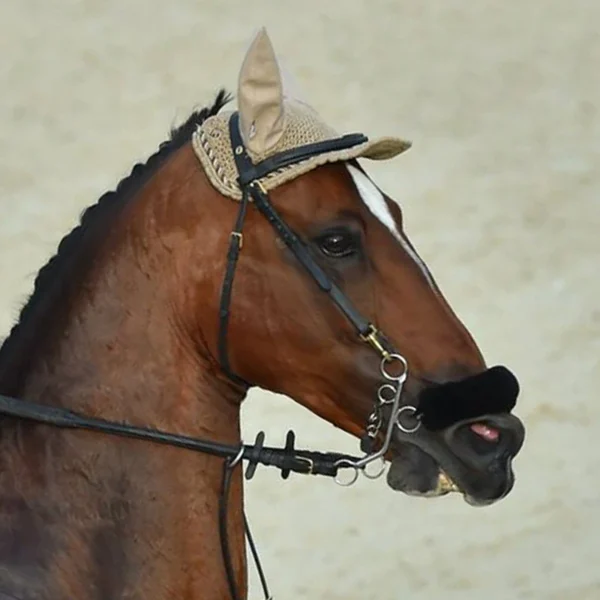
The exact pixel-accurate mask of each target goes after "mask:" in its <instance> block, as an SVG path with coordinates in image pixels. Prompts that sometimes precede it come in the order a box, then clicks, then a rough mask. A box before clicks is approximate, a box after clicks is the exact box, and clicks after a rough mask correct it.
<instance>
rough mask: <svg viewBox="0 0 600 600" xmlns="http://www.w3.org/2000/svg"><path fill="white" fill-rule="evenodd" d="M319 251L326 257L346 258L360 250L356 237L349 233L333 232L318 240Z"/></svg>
mask: <svg viewBox="0 0 600 600" xmlns="http://www.w3.org/2000/svg"><path fill="white" fill-rule="evenodd" d="M318 244H319V249H320V250H321V252H322V253H323V254H325V255H326V256H330V257H332V258H344V257H346V256H350V255H352V254H355V253H356V252H357V250H358V249H359V244H358V240H357V239H356V236H355V235H354V234H352V233H351V232H349V231H332V232H330V233H327V234H326V235H324V236H321V237H320V238H319V239H318Z"/></svg>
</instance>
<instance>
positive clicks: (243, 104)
mask: <svg viewBox="0 0 600 600" xmlns="http://www.w3.org/2000/svg"><path fill="white" fill-rule="evenodd" d="M238 110H239V113H240V128H241V132H240V133H241V135H242V139H243V140H244V144H245V145H246V147H247V148H248V149H249V150H251V151H252V152H253V153H255V154H258V155H261V154H264V153H266V152H268V151H269V150H270V149H271V148H272V147H273V146H274V145H275V144H276V143H277V142H278V141H279V138H280V137H281V136H282V134H283V129H284V109H283V83H282V80H281V73H280V72H279V65H278V64H277V57H276V56H275V51H274V50H273V46H272V45H271V40H270V39H269V36H268V35H267V32H266V30H265V29H264V28H262V29H261V30H260V31H259V32H258V34H257V35H256V37H255V38H254V40H253V41H252V44H250V48H249V49H248V53H247V54H246V58H245V59H244V62H243V63H242V68H241V70H240V76H239V82H238Z"/></svg>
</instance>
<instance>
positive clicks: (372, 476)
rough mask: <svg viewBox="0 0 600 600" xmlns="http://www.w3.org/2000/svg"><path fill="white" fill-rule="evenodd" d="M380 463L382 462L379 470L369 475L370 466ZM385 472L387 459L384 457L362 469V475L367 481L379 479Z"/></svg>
mask: <svg viewBox="0 0 600 600" xmlns="http://www.w3.org/2000/svg"><path fill="white" fill-rule="evenodd" d="M379 461H381V462H380V466H379V468H378V469H377V471H373V472H372V473H369V465H376V464H377V463H378V462H379ZM384 471H385V459H384V458H383V456H380V457H379V458H378V459H377V460H374V461H372V462H370V463H367V464H366V465H365V466H364V468H363V469H362V473H363V475H364V476H365V477H366V478H367V479H379V478H380V477H381V476H382V475H383V472H384Z"/></svg>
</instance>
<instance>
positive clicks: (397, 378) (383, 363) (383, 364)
mask: <svg viewBox="0 0 600 600" xmlns="http://www.w3.org/2000/svg"><path fill="white" fill-rule="evenodd" d="M393 360H397V361H399V362H400V363H402V367H403V369H402V373H400V375H396V376H393V375H390V374H389V373H388V371H386V369H385V367H386V365H387V364H389V363H391V362H392V361H393ZM381 374H382V375H383V376H384V377H385V378H386V379H387V380H388V381H397V382H399V383H404V382H405V381H406V378H407V377H408V363H407V362H406V359H405V358H404V356H400V354H392V355H391V356H390V357H389V358H383V359H382V360H381Z"/></svg>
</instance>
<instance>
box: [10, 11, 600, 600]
mask: <svg viewBox="0 0 600 600" xmlns="http://www.w3.org/2000/svg"><path fill="white" fill-rule="evenodd" d="M599 23H600V3H599V2H598V1H597V0H589V1H586V0H571V1H570V2H564V1H563V0H545V1H544V2H541V1H539V0H521V1H519V2H517V1H514V0H513V1H508V2H499V1H497V0H478V2H472V1H471V2H468V1H466V0H431V1H427V2H409V1H398V0H394V1H387V2H386V1H383V0H368V1H367V0H364V1H363V0H343V1H342V0H328V1H327V2H325V1H323V0H302V2H289V1H285V0H280V1H278V2H275V1H270V2H269V1H266V0H253V2H247V1H242V0H235V1H221V2H216V1H214V2H208V1H203V0H194V1H192V0H172V1H170V2H160V3H159V2H153V1H152V0H146V1H145V2H142V1H140V0H128V1H127V2H123V1H121V0H103V1H98V0H78V1H77V0H53V2H47V1H42V0H20V1H19V2H2V3H1V4H0V55H1V57H2V58H1V59H0V90H1V93H0V338H1V337H3V336H4V335H5V334H6V332H7V331H8V329H9V327H10V325H11V323H12V321H13V320H14V318H15V317H16V315H17V314H18V310H19V308H20V306H21V303H22V302H23V301H24V300H25V299H26V297H27V294H28V293H29V292H30V290H31V285H32V282H33V277H34V276H35V273H36V272H37V270H38V269H39V268H40V267H41V266H42V264H43V263H44V262H46V260H47V259H48V258H49V256H50V255H51V254H53V253H54V251H55V249H56V246H57V243H58V242H59V240H60V238H61V237H62V236H63V235H64V234H65V233H66V232H67V231H68V230H70V229H71V228H72V227H73V226H74V225H75V223H76V220H77V219H78V216H79V213H80V212H81V211H82V210H83V209H84V208H85V207H86V206H88V205H89V204H92V203H94V202H95V201H96V200H97V198H98V197H99V196H100V195H101V194H102V193H103V192H104V191H106V190H108V189H112V188H114V186H115V185H116V183H117V181H118V180H119V179H121V178H122V177H123V176H125V175H127V174H129V172H130V170H131V167H132V166H133V164H134V162H137V161H140V160H145V159H146V158H147V157H148V156H149V155H150V154H152V153H153V152H154V151H155V149H156V148H157V146H158V144H159V143H160V142H162V141H163V140H164V139H166V137H167V134H168V131H169V128H170V126H171V125H172V124H177V123H179V122H181V121H182V120H183V119H184V118H185V117H186V116H187V115H188V114H189V113H190V111H191V110H192V109H193V108H195V107H199V106H203V105H205V104H207V103H210V102H211V100H212V98H213V96H214V94H215V93H216V91H217V90H218V88H219V87H221V86H226V87H227V88H228V89H230V90H232V91H234V90H235V84H236V77H237V72H238V69H239V66H240V63H241V60H242V58H243V55H244V52H245V50H246V48H247V46H248V44H249V41H250V39H251V37H252V35H253V33H254V31H255V30H256V29H257V28H258V27H259V26H261V25H266V26H267V28H268V30H269V33H270V35H271V38H272V40H273V42H274V44H275V47H276V49H277V51H278V53H279V54H280V56H281V57H282V58H283V61H284V63H285V65H286V67H287V69H288V70H289V71H291V72H292V74H293V75H294V76H295V78H296V80H297V81H298V83H299V84H300V87H301V89H302V91H303V92H304V94H305V96H306V97H307V99H308V100H309V101H310V102H311V103H312V104H313V105H314V106H315V107H316V108H317V110H318V111H319V112H320V113H321V115H322V116H323V117H324V118H325V119H326V120H327V121H328V122H330V124H331V125H333V126H334V127H336V128H337V129H338V130H339V131H341V132H346V131H355V130H358V131H362V132H364V133H366V134H368V135H385V134H398V135H401V136H403V137H405V138H408V139H411V140H412V141H413V142H414V146H413V149H412V150H410V152H408V153H407V154H405V155H403V156H402V157H400V158H399V159H396V160H394V161H390V162H386V163H384V164H379V165H372V164H367V165H366V166H367V168H368V169H369V172H370V173H371V175H372V176H373V178H374V179H375V181H376V182H377V183H378V184H379V185H380V187H382V188H383V189H384V190H385V191H386V192H387V193H388V194H389V195H391V196H392V197H393V198H395V199H396V200H398V201H399V202H400V203H401V205H402V207H403V209H404V214H405V219H406V229H407V232H408V234H409V236H410V238H411V240H412V241H413V242H414V244H415V245H416V247H417V248H418V250H419V251H420V253H421V255H422V257H423V258H424V259H425V260H426V262H427V263H428V264H429V266H430V268H431V270H432V271H433V273H434V275H435V276H436V278H437V280H438V283H439V284H440V286H441V288H442V290H443V291H444V292H445V294H446V296H447V298H448V300H449V301H450V303H451V305H452V306H453V307H454V309H455V310H456V311H457V312H458V314H459V315H460V317H461V318H462V319H463V320H464V322H465V323H466V325H467V326H468V327H469V329H470V330H471V331H472V333H473V334H474V336H475V338H476V340H477V341H478V343H479V344H480V346H481V348H482V350H483V352H484V354H485V356H486V358H487V360H488V362H489V364H498V363H501V364H506V365H508V366H509V367H510V368H511V369H513V370H514V371H515V372H516V373H517V375H518V376H519V378H520V380H521V384H522V395H521V397H520V401H519V406H518V410H517V413H518V414H519V416H521V417H522V418H523V419H524V421H525V424H526V426H527V428H528V436H527V440H526V443H525V446H524V449H523V451H522V452H521V454H520V455H519V457H518V458H517V460H516V462H515V469H516V474H517V483H516V487H515V489H514V491H513V492H512V494H510V496H509V497H508V498H506V499H505V500H503V501H502V502H500V503H499V504H497V505H495V506H492V507H489V508H483V509H481V508H480V509H475V508H472V507H470V506H468V505H466V504H465V503H464V502H463V501H462V499H461V498H460V497H455V496H448V497H445V498H443V499H438V500H423V499H415V498H409V497H407V496H404V495H401V494H398V493H393V492H392V491H391V490H390V489H389V488H388V487H387V486H386V484H385V481H384V480H378V481H374V482H371V481H368V480H366V479H362V478H361V480H360V481H359V483H358V484H357V485H356V486H354V487H352V488H349V489H341V488H338V487H337V486H335V485H334V484H333V483H332V482H330V481H329V480H322V479H317V478H307V477H304V478H303V477H300V476H296V477H293V476H292V477H291V478H290V480H288V481H285V482H284V481H282V480H281V479H279V476H278V475H277V473H274V472H268V471H267V470H260V469H259V470H258V473H257V476H256V477H255V479H254V480H252V482H250V484H249V485H248V486H247V504H248V513H249V516H250V519H251V523H252V525H253V529H254V535H255V537H256V539H257V541H258V543H259V547H260V550H261V553H262V557H263V561H264V566H265V568H266V570H267V574H268V577H269V582H270V586H271V588H272V591H273V592H274V594H275V597H277V598H294V599H298V600H300V599H304V598H306V599H308V598H311V599H328V600H336V599H344V600H351V599H352V600H358V599H365V598H377V599H378V600H392V599H396V598H410V599H411V600H425V599H430V598H437V597H440V595H442V594H443V597H444V598H446V599H448V600H454V599H459V598H460V599H461V600H471V599H473V600H474V599H480V598H482V597H484V598H486V599H487V600H505V599H515V598H536V599H537V598H539V599H544V600H566V599H573V600H575V599H576V600H588V599H589V600H592V599H598V598H600V571H599V569H598V564H599V561H600V545H599V544H600V542H599V539H600V498H599V495H600V494H599V492H600V485H599V483H598V477H599V476H600V427H599V424H598V418H599V416H600V401H599V399H598V393H599V391H598V390H599V389H600V364H599V363H600V361H599V356H600V308H599V301H598V295H599V292H600V283H599V278H598V259H599V256H600V254H599V250H600V238H599V233H598V229H599V226H600V199H599V198H598V191H599V190H600V169H599V168H598V164H599V162H600V116H599V114H598V107H599V101H600V76H599V73H600V70H599V68H600V67H599V66H600V26H599ZM289 427H293V428H294V429H295V430H296V432H297V434H298V438H299V442H300V445H302V446H308V447H313V448H315V449H322V450H325V449H340V450H346V451H356V448H357V443H356V441H355V440H353V439H350V438H349V437H348V436H346V435H344V434H342V433H340V432H339V431H337V430H335V429H334V428H333V427H332V426H330V425H328V424H325V423H323V422H321V421H320V420H319V419H318V418H317V417H315V416H313V415H311V414H309V413H308V412H307V411H305V410H303V409H301V408H299V407H298V406H296V405H295V404H294V403H293V402H291V401H290V400H289V399H287V398H284V397H281V396H275V395H273V394H267V393H264V392H259V391H255V392H253V393H252V394H251V397H250V398H249V400H248V401H247V402H246V403H245V406H244V430H245V436H246V439H247V440H248V441H250V439H251V438H253V437H254V435H255V433H256V432H257V431H258V430H259V429H264V430H266V432H267V441H268V442H270V443H271V444H279V443H282V442H283V440H284V436H285V432H286V431H287V429H288V428H289ZM256 581H257V580H256V577H255V574H254V572H253V571H252V570H251V583H252V588H251V594H250V596H251V598H259V597H261V596H260V590H259V588H258V586H257V585H256Z"/></svg>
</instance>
